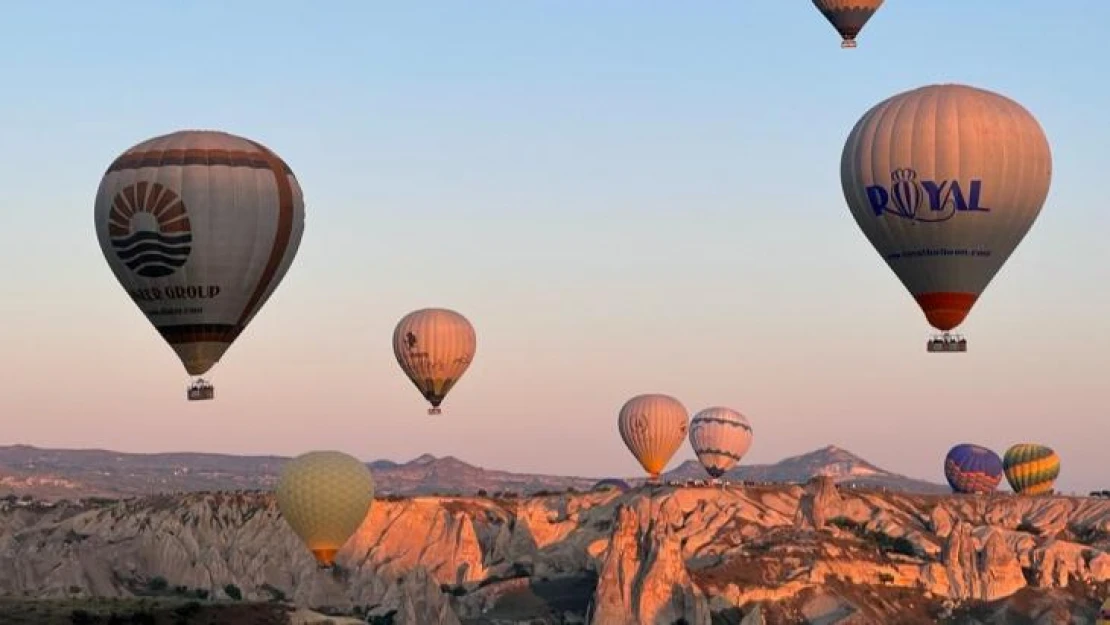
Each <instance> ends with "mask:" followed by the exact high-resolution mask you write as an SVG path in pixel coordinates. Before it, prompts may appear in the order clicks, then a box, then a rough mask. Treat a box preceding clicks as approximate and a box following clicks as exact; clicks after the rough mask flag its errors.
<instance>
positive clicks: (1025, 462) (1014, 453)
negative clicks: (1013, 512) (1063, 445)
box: [1002, 443, 1060, 495]
mask: <svg viewBox="0 0 1110 625" xmlns="http://www.w3.org/2000/svg"><path fill="white" fill-rule="evenodd" d="M1002 468H1003V470H1004V471H1005V472H1006V481H1007V482H1009V483H1010V488H1012V489H1014V492H1015V493H1018V494H1019V495H1043V494H1045V493H1051V492H1052V486H1053V484H1055V483H1056V478H1057V477H1058V476H1059V475H1060V456H1057V455H1056V452H1055V451H1053V450H1052V448H1050V447H1045V446H1044V445H1037V444H1035V443H1018V444H1017V445H1014V446H1013V447H1010V448H1009V449H1007V450H1006V455H1005V457H1003V459H1002Z"/></svg>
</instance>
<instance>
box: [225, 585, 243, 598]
mask: <svg viewBox="0 0 1110 625" xmlns="http://www.w3.org/2000/svg"><path fill="white" fill-rule="evenodd" d="M224 594H226V595H227V596H228V597H231V598H232V599H234V600H236V601H242V600H243V591H241V590H239V587H238V586H236V585H235V584H228V585H227V586H224Z"/></svg>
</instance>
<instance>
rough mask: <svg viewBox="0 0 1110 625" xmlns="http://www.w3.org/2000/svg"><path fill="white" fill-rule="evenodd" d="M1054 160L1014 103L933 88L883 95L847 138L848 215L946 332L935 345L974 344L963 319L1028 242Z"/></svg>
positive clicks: (843, 169) (959, 88)
mask: <svg viewBox="0 0 1110 625" xmlns="http://www.w3.org/2000/svg"><path fill="white" fill-rule="evenodd" d="M1051 177H1052V156H1051V153H1050V151H1049V146H1048V140H1047V139H1046V138H1045V135H1044V132H1043V131H1042V130H1041V127H1040V125H1039V124H1038V123H1037V120H1035V119H1034V118H1033V116H1032V115H1030V114H1029V112H1028V111H1026V110H1025V109H1024V108H1022V107H1021V106H1020V105H1019V104H1017V103H1016V102H1014V101H1012V100H1010V99H1008V98H1006V97H1004V96H1001V95H998V94H997V93H992V92H990V91H985V90H982V89H977V88H975V87H968V86H964V85H932V86H928V87H921V88H919V89H914V90H912V91H907V92H905V93H901V94H898V95H896V96H894V97H892V98H889V99H887V100H884V101H883V102H880V103H879V104H877V105H876V106H875V107H873V108H872V109H871V110H869V111H868V112H867V113H865V114H864V115H863V117H862V118H860V120H859V121H858V122H857V123H856V125H855V127H854V128H853V129H852V132H851V133H850V134H849V135H848V140H847V142H846V143H845V145H844V152H843V155H842V157H841V164H840V181H841V185H842V186H843V189H844V197H845V198H846V199H847V202H848V207H849V208H850V209H851V212H852V216H853V217H854V218H855V220H856V223H857V224H859V227H860V229H862V230H863V233H864V235H866V236H867V238H868V240H869V241H871V244H872V245H873V246H874V247H875V249H876V251H878V252H879V255H881V256H882V257H883V259H884V260H885V261H886V263H887V264H888V265H889V266H890V268H891V269H893V270H894V273H895V275H897V276H898V279H900V280H901V281H902V284H904V285H905V287H906V288H907V289H908V290H909V292H910V293H911V294H912V295H913V296H914V298H915V299H916V300H917V303H918V305H919V306H920V307H921V309H922V311H923V312H924V313H925V318H926V319H927V320H928V321H929V323H930V324H931V325H932V326H933V327H934V328H936V329H938V330H940V331H941V332H943V333H944V334H943V335H941V336H939V337H934V338H933V339H931V340H930V341H929V343H928V344H927V349H928V351H930V352H956V351H966V350H967V343H966V341H965V340H963V339H962V338H960V337H952V336H951V335H950V334H949V333H948V332H949V331H950V330H952V329H954V328H955V327H956V326H958V325H960V323H961V322H963V320H964V318H965V317H966V316H967V314H968V312H969V311H970V310H971V307H972V305H974V304H975V301H976V300H977V299H978V298H979V296H980V295H981V294H982V293H983V290H984V289H986V288H987V284H989V283H990V281H991V279H992V278H993V277H994V275H995V274H996V273H997V272H998V270H999V268H1001V267H1002V265H1003V263H1005V262H1006V259H1007V258H1009V257H1010V254H1011V253H1012V252H1013V251H1014V249H1015V248H1016V247H1017V245H1018V243H1019V242H1021V240H1022V238H1023V237H1024V236H1025V233H1026V232H1028V231H1029V228H1030V226H1032V225H1033V222H1034V221H1035V220H1036V218H1037V215H1038V214H1039V213H1040V210H1041V206H1042V205H1043V204H1044V201H1045V198H1046V197H1047V195H1048V187H1049V182H1050V179H1051Z"/></svg>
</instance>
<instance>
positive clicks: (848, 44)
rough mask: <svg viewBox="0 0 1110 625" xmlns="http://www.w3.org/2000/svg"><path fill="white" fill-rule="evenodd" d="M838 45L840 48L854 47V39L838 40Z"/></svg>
mask: <svg viewBox="0 0 1110 625" xmlns="http://www.w3.org/2000/svg"><path fill="white" fill-rule="evenodd" d="M840 47H841V48H854V47H856V40H855V39H845V40H844V41H841V42H840Z"/></svg>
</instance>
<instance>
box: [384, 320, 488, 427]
mask: <svg viewBox="0 0 1110 625" xmlns="http://www.w3.org/2000/svg"><path fill="white" fill-rule="evenodd" d="M475 349H477V337H476V336H475V334H474V326H472V325H470V322H469V321H467V320H466V317H463V316H462V315H460V314H459V313H457V312H455V311H453V310H448V309H446V308H424V309H421V310H416V311H413V312H411V313H409V314H407V315H405V316H404V317H403V318H402V319H401V321H399V322H398V323H397V327H396V328H395V329H394V330H393V354H394V355H395V356H396V357H397V363H398V364H399V365H401V370H402V371H404V372H405V375H406V376H408V378H409V379H410V380H412V383H413V384H415V385H416V388H417V389H419V390H420V393H421V394H422V395H424V399H426V400H428V402H429V403H430V404H431V405H432V407H431V408H429V409H428V414H432V415H434V414H439V413H440V409H439V405H440V404H441V403H442V402H443V399H444V398H445V397H447V393H449V392H450V391H451V389H452V388H453V387H454V386H455V385H456V384H457V383H458V382H459V378H461V377H462V376H463V374H464V373H466V370H467V368H468V367H470V363H471V361H472V360H474V351H475Z"/></svg>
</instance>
